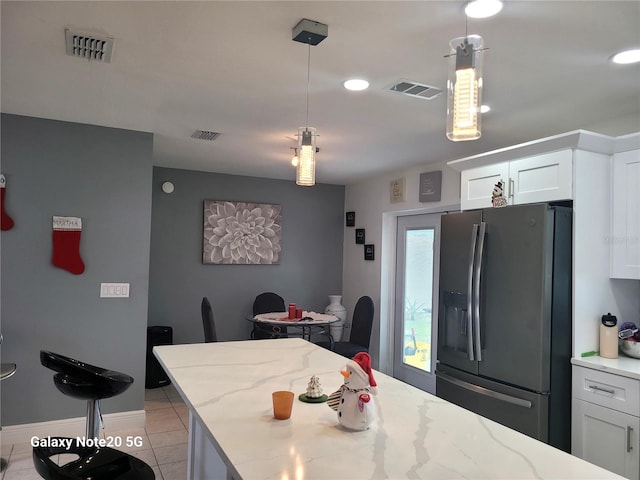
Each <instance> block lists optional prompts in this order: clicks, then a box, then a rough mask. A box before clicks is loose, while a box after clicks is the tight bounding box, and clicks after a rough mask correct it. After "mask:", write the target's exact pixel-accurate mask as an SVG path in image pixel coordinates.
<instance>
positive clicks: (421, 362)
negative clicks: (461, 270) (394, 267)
mask: <svg viewBox="0 0 640 480" xmlns="http://www.w3.org/2000/svg"><path fill="white" fill-rule="evenodd" d="M405 238H406V240H405V259H404V260H405V276H404V300H403V301H404V305H403V312H404V315H403V322H402V323H403V325H402V331H403V332H404V342H403V357H402V361H403V363H405V364H407V365H411V366H412V367H415V368H418V369H420V370H423V371H425V372H430V371H431V331H432V330H431V317H432V315H431V314H432V311H433V253H434V238H435V229H434V228H424V229H415V230H407V232H406V237H405Z"/></svg>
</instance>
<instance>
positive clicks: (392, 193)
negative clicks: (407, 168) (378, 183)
mask: <svg viewBox="0 0 640 480" xmlns="http://www.w3.org/2000/svg"><path fill="white" fill-rule="evenodd" d="M389 201H390V202H391V203H399V202H404V177H402V178H398V179H397V180H391V182H390V184H389Z"/></svg>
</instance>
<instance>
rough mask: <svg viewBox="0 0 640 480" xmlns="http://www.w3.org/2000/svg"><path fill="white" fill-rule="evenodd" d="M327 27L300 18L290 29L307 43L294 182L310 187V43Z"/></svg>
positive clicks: (312, 151)
mask: <svg viewBox="0 0 640 480" xmlns="http://www.w3.org/2000/svg"><path fill="white" fill-rule="evenodd" d="M328 32H329V27H328V26H327V25H325V24H323V23H320V22H316V21H313V20H308V19H306V18H304V19H302V20H301V21H300V22H299V23H298V24H297V25H296V26H295V27H294V28H293V31H292V39H293V40H294V41H296V42H300V43H306V44H307V46H308V47H307V117H306V123H305V125H306V126H304V127H300V128H298V150H297V154H298V165H297V166H296V184H298V185H301V186H303V187H311V186H313V185H315V184H316V152H317V149H316V129H315V128H313V127H310V126H309V83H310V76H311V75H310V72H311V45H317V44H318V43H320V42H322V40H324V39H325V38H327V35H328Z"/></svg>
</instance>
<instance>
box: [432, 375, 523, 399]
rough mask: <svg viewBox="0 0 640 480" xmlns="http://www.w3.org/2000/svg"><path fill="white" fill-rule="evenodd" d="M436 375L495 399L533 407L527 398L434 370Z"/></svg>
mask: <svg viewBox="0 0 640 480" xmlns="http://www.w3.org/2000/svg"><path fill="white" fill-rule="evenodd" d="M436 375H437V376H438V377H440V378H441V379H442V380H445V381H447V382H450V383H453V384H454V385H456V386H458V387H460V388H464V389H466V390H470V391H472V392H474V393H477V394H479V395H485V396H487V397H491V398H495V399H496V400H500V401H502V402H507V403H511V404H512V405H517V406H519V407H524V408H533V403H531V402H530V401H529V400H524V399H522V398H518V397H514V396H513V395H507V394H506V393H500V392H496V391H495V390H489V389H488V388H484V387H481V386H479V385H474V384H472V383H469V382H465V381H464V380H460V379H458V378H454V377H452V376H450V375H447V374H446V373H442V372H438V371H436Z"/></svg>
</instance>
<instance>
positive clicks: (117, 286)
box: [100, 283, 129, 298]
mask: <svg viewBox="0 0 640 480" xmlns="http://www.w3.org/2000/svg"><path fill="white" fill-rule="evenodd" d="M100 298H129V284H128V283H101V284H100Z"/></svg>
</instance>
